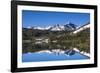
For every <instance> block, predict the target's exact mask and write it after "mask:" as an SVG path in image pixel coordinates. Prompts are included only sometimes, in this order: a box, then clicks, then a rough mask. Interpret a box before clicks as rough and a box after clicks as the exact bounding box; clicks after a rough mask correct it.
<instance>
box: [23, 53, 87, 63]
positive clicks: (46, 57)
mask: <svg viewBox="0 0 100 73" xmlns="http://www.w3.org/2000/svg"><path fill="white" fill-rule="evenodd" d="M83 59H89V57H87V56H84V55H82V54H80V53H78V52H75V54H74V55H71V56H69V55H66V54H55V53H46V52H42V53H37V52H35V53H26V54H23V55H22V62H39V61H58V60H83Z"/></svg>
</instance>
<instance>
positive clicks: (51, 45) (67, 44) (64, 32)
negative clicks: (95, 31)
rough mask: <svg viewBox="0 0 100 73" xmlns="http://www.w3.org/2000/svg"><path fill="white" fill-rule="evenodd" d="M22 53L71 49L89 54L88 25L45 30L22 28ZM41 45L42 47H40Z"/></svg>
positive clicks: (50, 27) (67, 25) (69, 24)
mask: <svg viewBox="0 0 100 73" xmlns="http://www.w3.org/2000/svg"><path fill="white" fill-rule="evenodd" d="M22 31H23V53H25V52H27V51H28V52H34V51H37V50H40V49H45V48H46V49H55V48H60V49H71V48H74V47H76V48H78V49H79V50H80V51H84V52H88V53H89V52H90V23H87V24H85V25H83V26H80V27H78V26H77V25H75V24H73V23H68V24H66V25H63V26H61V25H59V24H57V25H54V26H48V27H46V28H40V27H30V28H23V30H22ZM41 43H42V45H41Z"/></svg>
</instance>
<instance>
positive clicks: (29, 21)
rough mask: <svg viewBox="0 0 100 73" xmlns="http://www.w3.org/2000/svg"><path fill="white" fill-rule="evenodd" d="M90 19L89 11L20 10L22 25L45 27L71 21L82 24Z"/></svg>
mask: <svg viewBox="0 0 100 73" xmlns="http://www.w3.org/2000/svg"><path fill="white" fill-rule="evenodd" d="M89 21H90V14H89V13H75V12H50V11H32V10H23V11H22V24H23V27H29V26H39V27H46V26H52V25H55V24H60V25H64V24H66V23H67V22H72V23H74V24H76V25H78V26H81V25H84V24H86V23H87V22H89Z"/></svg>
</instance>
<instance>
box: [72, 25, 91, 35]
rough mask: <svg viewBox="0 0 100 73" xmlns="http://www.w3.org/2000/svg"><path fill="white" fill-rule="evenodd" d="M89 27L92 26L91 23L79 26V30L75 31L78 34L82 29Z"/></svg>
mask: <svg viewBox="0 0 100 73" xmlns="http://www.w3.org/2000/svg"><path fill="white" fill-rule="evenodd" d="M87 28H90V24H87V25H84V26H83V27H79V28H78V29H77V30H75V31H74V32H73V33H74V34H76V33H78V32H80V31H82V30H85V29H87Z"/></svg>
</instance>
